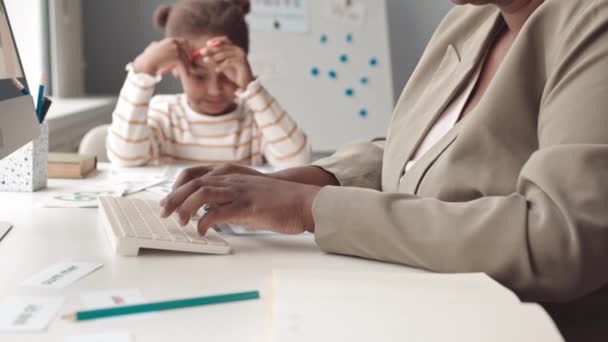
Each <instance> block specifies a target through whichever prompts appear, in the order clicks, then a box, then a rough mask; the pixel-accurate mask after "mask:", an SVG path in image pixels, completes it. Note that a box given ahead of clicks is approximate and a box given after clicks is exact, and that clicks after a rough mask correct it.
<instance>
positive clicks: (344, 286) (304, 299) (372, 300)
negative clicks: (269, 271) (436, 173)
mask: <svg viewBox="0 0 608 342" xmlns="http://www.w3.org/2000/svg"><path fill="white" fill-rule="evenodd" d="M272 288H273V289H272V292H273V295H272V298H273V300H272V303H273V304H272V310H271V311H272V341H273V342H286V341H289V342H299V341H302V342H304V341H307V342H308V341H349V342H359V341H360V342H369V341H383V342H385V341H395V342H397V341H399V342H402V341H425V342H433V341H437V342H439V341H441V342H444V341H467V342H474V341H484V342H485V341H493V342H502V341H504V342H507V341H509V342H511V341H518V342H522V341H523V342H526V341H529V342H538V341H543V342H562V341H563V339H562V337H561V336H560V334H559V332H558V330H557V328H556V327H555V325H554V323H553V321H552V320H551V319H550V318H549V316H548V314H547V313H546V312H545V311H544V310H543V309H542V307H540V306H539V305H536V304H522V303H521V302H520V301H519V300H518V298H517V297H516V296H515V295H514V294H513V293H512V292H511V291H509V290H507V289H506V288H504V287H502V286H500V285H499V284H498V283H496V282H494V281H493V280H492V279H490V278H489V277H487V276H486V275H483V274H451V275H447V274H446V275H443V274H431V273H419V274H411V273H409V274H408V273H402V272H393V273H387V272H376V273H374V272H361V273H348V272H339V271H338V272H332V273H325V272H315V271H297V270H277V271H275V272H274V274H273V285H272Z"/></svg>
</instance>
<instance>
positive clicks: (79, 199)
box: [38, 184, 126, 208]
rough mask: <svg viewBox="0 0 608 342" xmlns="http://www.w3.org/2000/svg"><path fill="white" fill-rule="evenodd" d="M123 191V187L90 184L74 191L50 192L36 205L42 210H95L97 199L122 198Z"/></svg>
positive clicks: (97, 204)
mask: <svg viewBox="0 0 608 342" xmlns="http://www.w3.org/2000/svg"><path fill="white" fill-rule="evenodd" d="M125 189H126V187H125V186H124V185H112V184H91V185H88V186H84V187H80V188H76V189H70V190H61V191H52V192H50V193H49V194H48V195H47V197H46V198H45V199H43V200H41V201H40V202H39V203H38V204H39V206H41V207H43V208H97V207H98V206H99V203H98V201H97V199H98V198H99V197H102V196H112V197H122V196H123V195H124V193H125Z"/></svg>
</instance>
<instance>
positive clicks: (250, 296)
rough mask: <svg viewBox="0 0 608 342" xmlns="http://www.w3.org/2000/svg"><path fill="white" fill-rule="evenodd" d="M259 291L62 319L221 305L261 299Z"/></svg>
mask: <svg viewBox="0 0 608 342" xmlns="http://www.w3.org/2000/svg"><path fill="white" fill-rule="evenodd" d="M259 298H260V293H259V292H258V291H250V292H240V293H231V294H222V295H215V296H207V297H198V298H187V299H179V300H170V301H164V302H153V303H145V304H136V305H126V306H118V307H113V308H105V309H96V310H87V311H78V312H75V313H72V314H69V315H64V316H63V317H62V318H63V319H67V320H72V321H86V320H91V319H98V318H105V317H113V316H123V315H131V314H139V313H145V312H154V311H164V310H172V309H181V308H189V307H193V306H201V305H211V304H219V303H228V302H235V301H241V300H250V299H259Z"/></svg>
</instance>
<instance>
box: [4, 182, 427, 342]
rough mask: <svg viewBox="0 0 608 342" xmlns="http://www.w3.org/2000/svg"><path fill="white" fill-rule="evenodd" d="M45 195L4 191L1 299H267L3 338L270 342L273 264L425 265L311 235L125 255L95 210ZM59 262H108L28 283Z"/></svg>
mask: <svg viewBox="0 0 608 342" xmlns="http://www.w3.org/2000/svg"><path fill="white" fill-rule="evenodd" d="M75 185H82V181H64V180H61V181H60V180H50V181H49V188H50V189H55V190H56V189H58V188H66V187H73V186H75ZM40 196H45V191H42V192H39V193H35V194H15V193H0V220H4V221H10V222H11V223H13V224H14V227H13V230H12V231H11V232H10V233H9V234H8V235H7V236H6V237H5V238H4V240H2V241H1V242H0V296H7V295H60V296H65V298H66V302H65V304H64V306H63V308H62V310H61V314H64V313H69V312H73V311H74V310H77V309H80V308H82V302H81V300H80V293H81V292H84V291H96V290H109V289H122V288H137V289H139V290H140V291H141V292H142V293H143V295H144V297H145V298H146V300H161V299H168V298H179V297H190V296H200V295H206V294H216V293H225V292H233V291H234V292H236V291H245V290H259V291H260V293H261V296H262V298H261V300H257V301H248V302H238V303H231V304H225V305H217V306H208V307H199V308H192V309H184V310H175V311H171V312H163V313H155V314H152V315H146V316H140V317H135V316H134V317H128V319H125V318H112V319H106V320H98V321H92V322H84V323H73V322H67V321H62V320H59V319H57V320H55V321H53V322H52V323H51V325H50V326H49V328H48V330H47V332H46V333H45V334H44V335H41V334H15V335H6V334H1V335H0V340H2V341H11V342H20V341H41V340H44V341H63V338H64V337H65V336H70V335H76V334H89V333H101V332H116V331H118V332H120V331H124V332H130V333H132V334H133V336H134V337H135V340H136V341H163V342H166V341H167V338H172V339H173V341H189V340H191V341H201V340H202V339H201V338H204V340H205V341H214V342H215V341H268V336H269V326H270V305H271V303H270V296H271V295H270V277H271V272H272V270H273V269H303V270H321V271H330V272H331V271H349V270H356V271H387V270H400V271H403V272H417V271H416V270H413V269H410V268H406V267H402V266H396V265H390V264H385V263H379V262H373V261H368V260H363V259H357V258H349V257H342V256H335V255H328V254H325V253H323V252H321V251H320V250H319V248H318V247H317V246H316V244H315V243H314V238H313V236H312V235H301V236H291V237H290V236H278V235H272V236H254V237H226V240H227V241H229V243H230V244H231V245H232V246H233V248H234V253H233V254H232V255H227V256H206V255H196V254H184V253H173V252H159V251H147V252H144V253H143V254H142V255H140V256H139V257H134V258H128V257H120V256H117V255H116V254H115V253H114V252H113V251H112V250H111V248H110V245H109V243H108V242H107V240H106V237H105V235H104V234H105V233H104V232H103V231H102V230H101V228H100V227H98V225H97V220H98V215H97V209H45V208H36V207H35V206H34V203H35V202H36V199H37V198H39V197H40ZM61 261H73V262H77V261H79V262H87V261H90V262H101V263H103V264H104V266H103V268H101V269H99V270H97V271H96V272H94V273H92V274H91V275H89V276H87V277H85V278H83V279H81V280H80V281H78V282H76V283H75V284H72V285H70V286H68V287H67V288H65V289H60V290H41V289H33V288H25V287H22V286H20V284H21V282H23V281H24V280H25V279H27V278H28V277H30V276H31V275H33V274H35V273H37V272H39V271H41V270H42V269H44V268H46V267H48V266H50V265H51V264H54V263H56V262H61Z"/></svg>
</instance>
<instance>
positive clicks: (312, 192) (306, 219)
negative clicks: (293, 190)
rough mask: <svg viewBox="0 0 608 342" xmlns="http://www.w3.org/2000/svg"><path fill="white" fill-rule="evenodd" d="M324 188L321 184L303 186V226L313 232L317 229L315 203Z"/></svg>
mask: <svg viewBox="0 0 608 342" xmlns="http://www.w3.org/2000/svg"><path fill="white" fill-rule="evenodd" d="M321 189H323V188H322V187H320V186H314V185H305V186H302V190H301V195H300V197H301V199H300V201H299V202H300V203H301V205H300V208H301V214H300V216H301V219H302V226H303V228H304V229H305V230H306V231H308V232H311V233H314V231H315V219H314V213H313V212H314V210H313V207H314V203H315V199H316V198H317V195H318V194H319V192H320V191H321Z"/></svg>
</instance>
